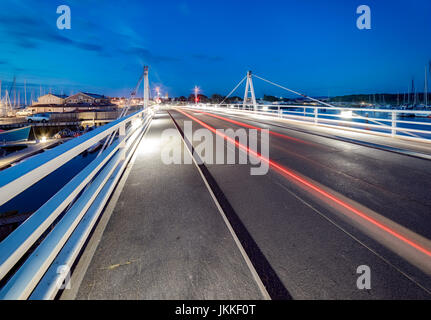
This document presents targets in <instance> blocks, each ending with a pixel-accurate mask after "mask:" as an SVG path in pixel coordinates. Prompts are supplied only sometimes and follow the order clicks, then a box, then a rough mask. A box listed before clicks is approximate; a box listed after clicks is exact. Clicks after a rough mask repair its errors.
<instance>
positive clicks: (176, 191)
mask: <svg viewBox="0 0 431 320" xmlns="http://www.w3.org/2000/svg"><path fill="white" fill-rule="evenodd" d="M167 128H175V127H174V125H173V122H172V121H171V119H170V118H169V116H168V115H167V113H161V114H159V115H158V116H157V117H156V118H155V119H154V120H153V122H152V124H151V127H150V129H149V132H148V133H147V135H146V136H145V137H144V138H143V140H142V142H141V144H140V146H139V147H138V149H137V155H136V159H135V162H134V164H133V167H132V168H131V171H130V174H129V176H128V178H127V181H126V184H125V187H124V189H123V190H122V192H121V195H120V197H119V199H118V202H117V204H116V207H115V209H114V211H113V213H112V216H111V218H110V220H109V222H108V224H107V227H106V229H105V231H104V233H103V236H102V238H101V241H100V244H99V245H98V247H97V249H96V252H95V255H94V257H93V258H92V260H91V263H90V265H89V267H88V269H87V272H86V274H85V277H84V279H83V281H82V283H81V285H80V287H79V290H78V292H77V295H76V298H77V299H260V298H262V295H261V293H260V291H259V288H258V286H257V284H256V282H255V281H254V279H253V276H252V273H251V271H250V270H249V268H248V267H247V265H246V263H245V260H244V259H243V257H242V255H241V253H240V251H239V249H238V247H237V246H236V244H235V242H234V240H233V237H232V236H231V234H230V232H229V230H228V228H227V226H226V224H225V223H224V221H223V219H222V216H221V215H220V213H219V211H218V209H217V207H216V205H215V204H214V201H213V200H212V198H211V196H210V194H209V193H208V191H207V188H206V187H205V185H204V182H203V180H202V178H201V177H200V175H199V173H198V171H197V169H196V167H195V166H194V165H165V164H163V162H162V161H161V157H160V138H161V133H162V131H163V130H164V129H167ZM179 139H180V136H179V135H178V141H176V142H172V143H171V144H170V145H171V146H172V147H173V148H180V147H181V145H182V143H180V140H179ZM161 173H163V174H161ZM73 285H74V283H73V281H72V286H73Z"/></svg>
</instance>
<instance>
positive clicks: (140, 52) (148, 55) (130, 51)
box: [120, 47, 181, 62]
mask: <svg viewBox="0 0 431 320" xmlns="http://www.w3.org/2000/svg"><path fill="white" fill-rule="evenodd" d="M120 52H121V53H123V54H126V55H135V56H138V57H139V58H142V59H145V60H147V61H148V62H178V61H181V59H179V58H176V57H170V56H164V55H155V54H153V53H152V52H151V51H149V50H148V49H145V48H142V47H129V48H126V49H121V50H120Z"/></svg>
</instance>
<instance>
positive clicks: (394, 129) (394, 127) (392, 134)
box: [391, 111, 397, 137]
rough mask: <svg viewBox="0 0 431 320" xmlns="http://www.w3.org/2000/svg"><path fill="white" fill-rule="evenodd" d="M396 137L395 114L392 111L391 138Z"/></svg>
mask: <svg viewBox="0 0 431 320" xmlns="http://www.w3.org/2000/svg"><path fill="white" fill-rule="evenodd" d="M396 135H397V113H396V112H395V111H392V131H391V136H392V137H395V136H396Z"/></svg>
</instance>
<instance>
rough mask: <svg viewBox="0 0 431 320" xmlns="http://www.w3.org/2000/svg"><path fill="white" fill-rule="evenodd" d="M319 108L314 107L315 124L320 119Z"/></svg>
mask: <svg viewBox="0 0 431 320" xmlns="http://www.w3.org/2000/svg"><path fill="white" fill-rule="evenodd" d="M318 116H319V108H317V107H316V108H314V124H317V122H318V121H319V118H318Z"/></svg>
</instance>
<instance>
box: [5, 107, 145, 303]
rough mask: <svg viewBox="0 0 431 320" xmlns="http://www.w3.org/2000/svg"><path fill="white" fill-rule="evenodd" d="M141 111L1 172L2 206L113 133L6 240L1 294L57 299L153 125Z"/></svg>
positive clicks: (16, 297) (6, 296) (15, 297)
mask: <svg viewBox="0 0 431 320" xmlns="http://www.w3.org/2000/svg"><path fill="white" fill-rule="evenodd" d="M151 118H152V111H151V110H141V111H137V112H134V113H133V114H130V115H128V116H125V117H123V118H120V119H118V120H115V121H112V122H111V123H109V124H107V125H105V126H103V127H99V128H97V129H95V130H93V131H90V132H88V133H86V134H84V135H82V136H80V137H77V138H75V139H72V140H70V141H68V142H66V143H64V144H62V145H60V146H58V147H56V148H53V149H51V150H48V151H46V152H44V153H42V154H40V155H38V156H36V157H34V158H32V159H31V161H25V162H23V163H20V164H18V165H16V166H14V167H11V168H8V169H6V170H4V171H2V172H0V205H2V204H4V203H6V202H7V201H9V200H10V199H12V198H14V197H15V196H17V195H18V194H20V193H22V192H23V191H25V190H26V189H27V188H29V187H30V186H32V185H34V184H35V183H37V182H38V181H40V180H41V179H43V178H44V177H46V176H47V175H49V174H50V173H52V172H53V171H55V170H56V169H57V168H59V167H61V166H62V165H64V164H65V163H67V162H68V161H70V160H71V159H73V158H75V157H76V156H78V155H79V154H81V153H82V152H84V151H86V150H87V149H88V148H90V147H91V146H93V145H94V144H96V143H103V141H104V140H105V139H108V138H109V136H110V135H111V134H116V132H118V136H117V138H116V139H114V140H113V142H112V144H110V145H109V146H108V147H107V148H106V149H105V150H103V152H102V153H101V154H100V155H99V156H98V157H96V158H95V159H94V160H92V162H90V163H89V164H88V165H87V166H86V167H85V168H84V169H83V170H81V171H80V172H79V173H78V174H76V175H75V176H74V177H73V178H72V179H71V180H70V181H68V182H67V183H66V184H65V185H64V187H62V188H61V189H60V190H58V192H57V193H56V194H55V195H54V196H52V197H51V198H50V199H49V200H48V201H47V202H46V203H45V204H43V205H42V206H41V207H40V208H39V209H38V210H37V211H35V212H34V213H33V214H32V215H31V216H30V217H29V218H28V219H27V220H26V221H24V222H23V223H22V224H21V225H20V226H19V227H18V228H17V229H16V230H14V231H13V232H12V233H11V234H9V235H8V236H7V237H6V238H5V239H4V240H3V241H2V242H0V280H1V283H2V287H1V289H0V299H27V298H30V299H53V298H54V297H55V296H56V295H57V293H58V291H59V289H61V285H62V283H63V281H64V279H65V278H66V277H68V276H69V273H68V272H64V270H65V269H66V270H67V269H70V268H71V267H72V265H73V263H74V262H75V260H76V258H77V256H78V255H79V253H80V251H81V249H82V248H83V245H84V244H85V242H86V240H87V238H88V235H89V234H90V232H91V230H92V228H93V226H94V225H95V223H96V221H97V220H98V217H99V216H100V213H101V212H102V210H103V208H104V206H105V205H106V203H107V201H108V199H109V197H110V195H111V193H112V192H113V190H114V188H115V186H116V184H117V182H118V180H119V178H120V177H121V175H122V173H123V171H124V170H125V168H126V166H127V163H128V162H129V160H130V159H131V157H132V155H133V153H134V151H135V149H136V148H137V146H138V144H139V141H140V139H141V138H142V136H143V135H144V133H145V130H146V129H147V127H148V126H149V123H150V122H151Z"/></svg>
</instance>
